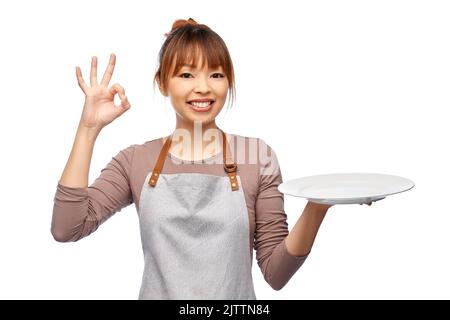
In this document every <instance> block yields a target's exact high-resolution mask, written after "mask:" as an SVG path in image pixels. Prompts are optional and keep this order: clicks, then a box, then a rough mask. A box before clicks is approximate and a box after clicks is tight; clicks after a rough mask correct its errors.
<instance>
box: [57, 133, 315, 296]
mask: <svg viewBox="0 0 450 320" xmlns="http://www.w3.org/2000/svg"><path fill="white" fill-rule="evenodd" d="M229 135H230V137H231V139H230V141H229V143H230V149H231V151H232V155H233V158H234V159H235V161H236V162H237V166H238V171H237V174H238V175H239V176H240V178H241V181H242V186H240V187H242V188H243V191H244V195H245V201H246V206H247V211H248V218H249V231H248V232H249V242H250V248H251V249H250V252H249V255H250V257H251V260H252V258H253V248H254V249H255V250H256V260H257V262H258V266H259V267H260V269H261V272H262V273H263V276H264V279H265V280H266V281H267V283H269V285H270V286H271V287H272V288H273V289H275V290H280V289H281V288H282V287H283V286H284V285H285V284H286V283H287V282H288V281H289V279H290V278H291V277H292V275H293V274H294V273H295V272H296V271H297V270H298V269H299V268H300V266H301V265H302V264H303V262H304V261H305V259H306V258H307V255H305V256H293V255H291V254H290V253H289V252H288V251H287V248H286V244H285V238H286V236H287V235H288V233H289V231H288V225H287V221H286V220H287V216H286V214H285V212H284V197H283V194H282V193H280V191H278V189H277V187H278V185H279V184H280V183H281V182H282V175H281V171H280V169H279V164H278V160H277V157H276V155H275V152H274V151H273V150H272V148H271V147H270V146H269V145H267V144H266V143H265V142H264V141H263V140H261V139H259V138H252V137H243V136H240V135H236V134H229ZM162 146H163V138H158V139H154V140H151V141H147V142H145V143H143V144H133V145H131V146H129V147H127V148H125V149H123V150H121V151H120V152H119V153H118V154H117V155H115V156H114V157H113V158H112V159H111V161H110V162H109V163H108V164H107V165H106V167H105V168H103V169H102V170H101V173H100V175H99V177H97V178H96V179H95V181H94V182H93V183H92V184H91V185H90V186H88V187H86V188H74V187H68V186H64V185H62V184H61V183H59V182H58V184H57V188H56V194H55V197H54V207H53V218H52V224H51V232H52V234H53V237H54V238H55V240H57V241H60V242H68V241H78V240H80V239H82V238H83V237H86V236H88V235H89V234H91V233H92V232H94V231H95V230H97V228H98V227H99V226H100V225H101V224H102V223H103V222H105V221H106V220H107V219H108V218H110V217H111V216H112V215H114V213H116V212H119V211H121V209H123V208H124V207H127V206H128V205H130V204H132V203H134V204H135V207H136V210H138V209H139V201H140V195H141V190H142V187H143V185H144V183H147V181H145V178H146V176H147V175H148V173H149V172H151V171H152V170H153V168H154V166H155V164H156V161H157V159H158V156H159V153H160V151H161V148H162ZM221 157H222V154H221V153H219V154H216V155H215V156H212V157H210V158H208V159H205V160H203V161H185V160H183V161H182V160H181V159H179V158H177V157H176V156H174V155H172V154H171V153H168V155H167V158H166V161H165V163H164V167H163V172H164V173H181V172H184V173H189V172H193V173H194V172H195V173H204V174H211V175H218V176H225V175H226V173H225V171H224V169H223V162H221Z"/></svg>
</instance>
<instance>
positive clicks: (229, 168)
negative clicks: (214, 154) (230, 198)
mask: <svg viewBox="0 0 450 320" xmlns="http://www.w3.org/2000/svg"><path fill="white" fill-rule="evenodd" d="M220 131H221V132H222V137H223V139H222V149H223V167H224V170H225V172H226V173H227V175H228V177H229V178H230V184H231V190H232V191H236V190H238V189H239V183H238V181H237V178H236V173H237V165H236V163H235V162H234V161H233V157H232V155H230V153H229V145H228V142H227V138H226V135H225V133H224V132H223V131H222V130H220ZM171 143H172V135H170V136H169V137H167V139H166V142H165V143H164V145H163V147H162V149H161V152H160V153H159V157H158V160H157V162H156V164H155V167H154V169H153V172H152V175H151V176H150V180H149V181H148V184H149V185H150V186H151V187H155V186H156V182H157V181H158V178H159V175H160V174H161V171H162V168H163V166H164V162H165V160H166V156H167V153H168V152H169V147H170V145H171Z"/></svg>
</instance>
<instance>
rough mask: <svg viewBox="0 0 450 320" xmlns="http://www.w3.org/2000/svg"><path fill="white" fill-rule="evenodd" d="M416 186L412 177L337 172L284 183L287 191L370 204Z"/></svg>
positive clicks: (281, 187) (316, 199) (322, 200)
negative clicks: (410, 178)
mask: <svg viewBox="0 0 450 320" xmlns="http://www.w3.org/2000/svg"><path fill="white" fill-rule="evenodd" d="M412 187H414V182H412V181H411V180H409V179H406V178H402V177H398V176H392V175H387V174H379V173H334V174H322V175H316V176H309V177H303V178H298V179H294V180H289V181H286V182H283V183H281V184H280V185H279V186H278V190H279V191H280V192H282V193H284V194H288V195H291V196H295V197H302V198H306V199H308V200H309V201H311V202H316V203H325V204H333V205H334V204H354V203H359V204H363V203H370V202H374V201H378V200H381V199H384V198H385V197H386V196H388V195H391V194H395V193H400V192H404V191H407V190H409V189H411V188H412Z"/></svg>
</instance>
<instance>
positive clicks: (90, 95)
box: [51, 54, 134, 242]
mask: <svg viewBox="0 0 450 320" xmlns="http://www.w3.org/2000/svg"><path fill="white" fill-rule="evenodd" d="M115 60H116V59H115V55H114V54H112V55H111V58H110V62H109V65H108V67H107V70H106V72H105V74H104V76H103V79H102V81H101V83H100V84H98V83H97V58H96V57H93V58H92V63H91V74H90V82H91V86H90V87H88V86H87V85H86V84H85V82H84V80H83V78H82V75H81V70H80V69H79V68H78V67H77V68H76V74H77V79H78V84H79V86H80V88H81V89H82V90H83V92H84V93H85V95H86V97H85V104H84V107H83V112H82V115H81V118H80V122H79V124H78V128H77V132H76V135H75V140H74V142H73V145H72V150H71V152H70V156H69V159H68V160H67V163H66V166H65V168H64V171H63V173H62V175H61V178H60V180H59V182H58V186H57V191H56V194H55V198H54V208H53V217H52V225H51V233H52V235H53V237H54V238H55V240H57V241H60V242H67V241H77V240H79V239H81V238H83V237H85V236H87V235H89V234H90V233H91V232H93V231H95V230H96V229H97V228H98V226H99V225H100V224H101V223H102V222H103V221H105V220H106V219H107V218H109V217H110V216H111V215H112V214H113V213H114V212H116V211H119V210H120V209H121V208H123V207H124V206H126V205H128V204H130V203H131V202H130V201H132V200H131V195H130V192H129V188H128V182H129V181H128V168H129V166H131V159H132V154H133V150H134V149H133V148H131V147H130V148H127V149H125V150H122V151H121V152H120V153H119V154H117V155H116V156H115V157H113V159H112V161H111V162H110V163H109V164H108V166H107V167H105V168H104V169H103V170H102V173H101V175H100V177H99V178H97V179H96V181H95V182H94V183H93V184H92V185H91V186H90V187H88V177H89V167H90V163H91V159H92V152H93V149H94V144H95V141H96V139H97V136H98V135H99V133H100V131H101V130H102V128H104V127H105V126H106V125H108V124H109V123H111V122H112V121H113V120H115V119H116V118H117V117H119V116H121V115H122V114H123V113H124V112H125V111H127V110H128V109H129V108H130V104H129V102H128V99H127V97H126V96H125V91H124V89H123V88H122V86H120V85H119V84H117V83H116V84H114V85H113V86H112V87H111V88H108V83H109V81H110V79H111V76H112V73H113V70H114V66H115ZM116 93H118V94H119V97H120V99H121V104H120V105H119V106H115V105H114V96H115V94H116Z"/></svg>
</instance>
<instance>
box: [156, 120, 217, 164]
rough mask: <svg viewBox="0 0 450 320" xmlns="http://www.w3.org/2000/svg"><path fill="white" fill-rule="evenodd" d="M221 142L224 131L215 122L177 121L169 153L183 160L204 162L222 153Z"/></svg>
mask: <svg viewBox="0 0 450 320" xmlns="http://www.w3.org/2000/svg"><path fill="white" fill-rule="evenodd" d="M164 141H165V139H164ZM221 142H222V130H221V129H220V128H219V127H217V125H216V123H215V122H214V121H213V122H210V123H208V124H203V123H201V122H195V123H191V124H184V123H181V122H178V121H177V125H176V127H175V130H174V132H173V133H172V143H171V146H170V148H169V153H171V154H173V155H174V156H176V157H177V158H180V159H183V160H188V161H191V160H195V161H197V160H203V159H207V158H210V157H212V156H214V155H216V154H218V153H220V152H221V150H222V148H221Z"/></svg>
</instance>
